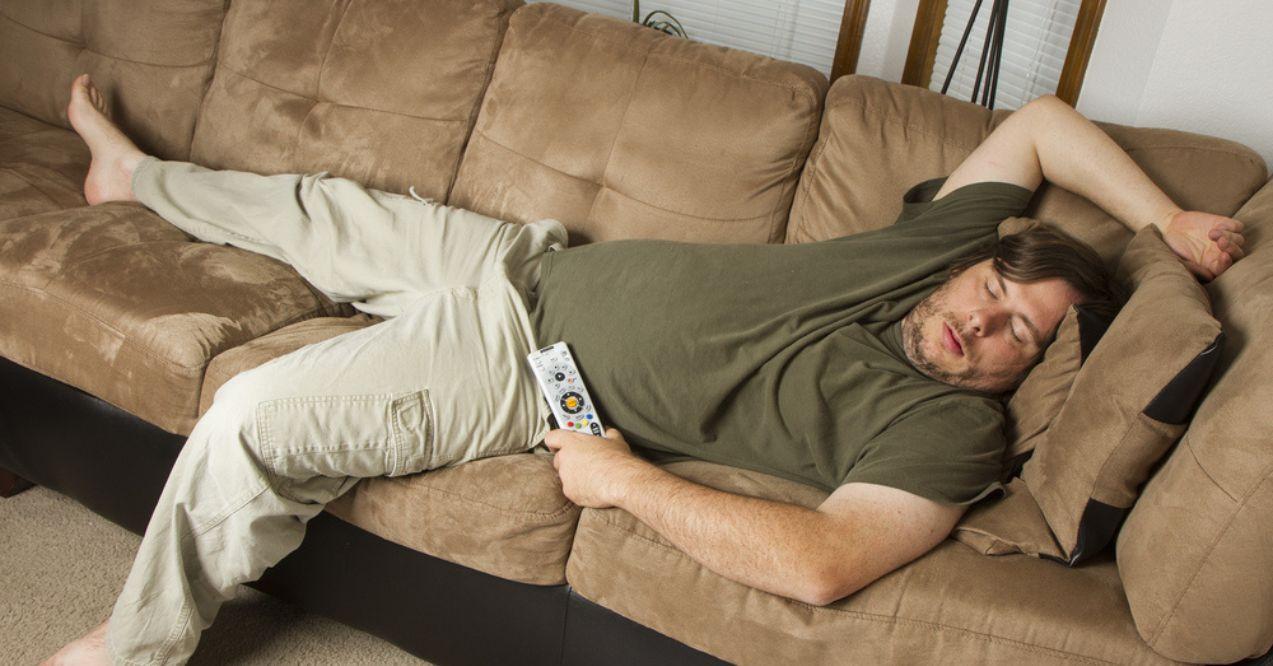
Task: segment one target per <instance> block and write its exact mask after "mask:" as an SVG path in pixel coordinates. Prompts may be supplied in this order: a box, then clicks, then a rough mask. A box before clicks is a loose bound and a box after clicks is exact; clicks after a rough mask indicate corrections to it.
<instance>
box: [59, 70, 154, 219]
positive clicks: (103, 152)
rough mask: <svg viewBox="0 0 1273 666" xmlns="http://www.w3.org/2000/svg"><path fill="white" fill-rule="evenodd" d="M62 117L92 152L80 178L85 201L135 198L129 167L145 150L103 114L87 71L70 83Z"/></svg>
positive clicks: (103, 105)
mask: <svg viewBox="0 0 1273 666" xmlns="http://www.w3.org/2000/svg"><path fill="white" fill-rule="evenodd" d="M66 117H67V118H68V119H69V120H70V121H71V127H73V128H75V131H76V132H78V133H79V135H80V137H81V138H83V139H84V143H87V144H88V149H89V151H90V152H92V153H93V162H92V163H91V164H90V165H89V167H88V178H85V179H84V198H85V199H88V202H89V204H99V203H104V202H107V201H136V200H137V199H136V197H134V196H133V170H134V169H136V168H137V163H138V162H140V161H141V159H142V158H143V157H145V156H146V154H145V153H143V152H141V150H140V149H139V148H137V145H136V144H134V143H133V142H132V141H130V140H129V139H128V137H126V136H124V133H123V132H121V131H120V130H119V127H117V126H116V125H115V123H113V122H111V120H110V118H108V117H107V116H106V100H105V98H103V97H102V93H101V91H99V90H98V89H97V86H94V85H93V82H92V81H90V80H89V78H88V74H80V75H79V76H77V77H75V81H74V82H72V83H71V103H70V104H69V105H68V106H67V107H66Z"/></svg>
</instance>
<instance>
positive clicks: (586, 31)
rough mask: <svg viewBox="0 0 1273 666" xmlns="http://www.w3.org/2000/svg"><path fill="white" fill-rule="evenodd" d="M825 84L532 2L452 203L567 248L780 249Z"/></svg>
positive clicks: (520, 18) (489, 97)
mask: <svg viewBox="0 0 1273 666" xmlns="http://www.w3.org/2000/svg"><path fill="white" fill-rule="evenodd" d="M826 85H827V84H826V78H825V77H823V76H822V74H821V73H819V72H817V71H815V70H813V69H812V68H809V67H806V66H804V65H799V64H795V63H791V62H782V61H778V60H774V59H771V58H765V57H762V56H758V55H753V54H750V53H745V52H743V51H737V50H733V49H727V48H723V47H717V46H709V45H705V44H699V43H696V42H692V41H688V40H685V39H679V38H674V37H670V36H667V35H664V34H663V33H660V32H657V31H655V30H651V29H649V28H644V27H641V26H638V25H636V24H634V23H631V22H626V21H620V20H618V19H613V18H608V17H603V16H599V15H595V14H586V13H583V12H580V11H576V10H573V9H568V8H566V7H561V6H559V5H553V4H548V3H536V4H531V5H527V6H525V7H523V8H522V9H520V10H518V11H517V13H516V14H514V15H513V21H512V25H511V27H510V28H509V32H508V37H507V39H506V40H505V43H504V48H503V50H502V51H501V52H500V57H499V62H498V63H497V64H496V67H495V76H494V79H493V80H492V81H491V87H490V90H489V91H488V92H487V94H486V99H485V100H484V101H483V102H482V110H481V113H480V115H479V116H478V120H477V126H476V127H475V128H474V131H473V136H472V138H471V140H470V141H469V146H468V149H467V150H466V152H465V155H464V162H463V164H462V165H461V166H460V173H459V177H458V179H457V181H456V185H455V191H454V192H453V193H452V196H451V199H450V201H449V203H451V204H452V205H455V206H460V207H463V208H469V209H472V210H476V211H478V212H480V213H483V214H486V215H490V216H493V217H498V218H502V219H508V220H515V221H519V222H527V221H530V220H534V219H539V218H555V219H558V220H560V221H561V222H562V223H564V224H565V226H566V228H567V229H569V230H570V232H571V243H572V244H576V245H577V244H580V243H583V242H589V241H597V240H610V239H618V238H638V237H639V238H663V239H670V240H685V241H705V242H706V241H721V242H750V243H765V242H781V241H782V239H783V237H784V226H785V224H786V219H787V214H788V212H789V210H790V206H791V199H792V196H793V195H794V193H795V187H796V182H797V180H798V178H799V175H800V169H801V167H802V166H803V164H804V162H805V158H806V157H807V155H808V153H809V148H810V147H811V146H812V144H813V140H814V137H815V136H816V134H817V128H818V120H819V117H820V114H821V110H822V98H823V95H824V94H825V91H826Z"/></svg>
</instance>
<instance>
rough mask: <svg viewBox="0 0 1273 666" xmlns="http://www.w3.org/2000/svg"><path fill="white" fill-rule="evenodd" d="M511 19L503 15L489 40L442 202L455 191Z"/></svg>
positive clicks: (509, 15) (448, 198)
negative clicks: (478, 84) (475, 94)
mask: <svg viewBox="0 0 1273 666" xmlns="http://www.w3.org/2000/svg"><path fill="white" fill-rule="evenodd" d="M512 17H513V13H512V12H508V13H507V14H505V15H504V19H503V20H502V21H500V26H499V30H498V31H497V32H496V33H495V35H494V38H493V39H492V40H491V49H490V51H488V52H487V57H486V69H485V70H483V71H482V87H481V88H480V89H479V90H478V95H477V99H476V100H474V103H473V108H472V109H471V110H470V111H469V116H468V118H467V122H466V123H465V126H464V127H465V130H464V137H463V139H462V140H461V141H460V149H459V150H458V151H457V152H456V154H455V165H454V166H453V167H452V168H451V180H450V182H448V183H447V184H446V191H445V192H443V196H442V200H443V201H448V202H449V201H450V200H451V192H452V191H454V189H455V182H456V181H457V180H459V178H460V167H461V166H462V164H463V162H464V155H465V153H467V152H468V147H469V141H471V140H472V138H473V133H474V132H475V131H476V129H477V117H478V114H479V113H480V112H481V110H482V107H483V106H485V105H486V93H487V92H489V91H490V88H491V83H492V81H494V79H495V61H496V60H498V59H499V54H500V51H501V50H502V49H503V46H504V42H505V41H506V40H507V39H508V30H509V27H510V22H511V21H512Z"/></svg>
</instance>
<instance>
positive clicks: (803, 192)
mask: <svg viewBox="0 0 1273 666" xmlns="http://www.w3.org/2000/svg"><path fill="white" fill-rule="evenodd" d="M824 117H825V115H824V114H818V124H819V126H820V125H821V124H822V118H824ZM833 134H835V127H834V126H833V125H832V123H829V122H828V123H827V137H826V141H823V142H822V143H821V144H815V145H814V147H813V149H812V152H811V154H810V155H809V159H808V161H807V162H806V163H805V167H804V170H805V174H807V175H808V176H809V179H810V180H812V179H813V178H816V177H817V176H818V166H819V165H820V164H821V162H822V154H823V153H825V152H826V150H827V144H828V143H830V142H831V136H832V135H833ZM803 180H804V176H803V175H802V176H801V181H803ZM812 187H813V186H812V185H811V184H805V183H801V184H800V185H799V189H800V192H799V194H800V210H801V211H802V212H803V211H807V210H808V208H809V199H810V198H811V197H812V196H813V194H812V193H811V192H810V190H811V189H812ZM791 208H792V210H793V211H794V210H795V203H794V202H793V203H792V205H791ZM805 217H808V213H807V212H806V213H805V214H804V217H802V218H801V219H800V220H799V221H798V222H803V221H804V219H805ZM804 226H805V225H804V224H796V225H795V226H792V225H791V221H790V220H788V221H787V238H788V239H790V240H792V241H794V242H796V243H799V242H801V241H800V237H801V236H804V237H808V234H807V233H806V232H805V230H804Z"/></svg>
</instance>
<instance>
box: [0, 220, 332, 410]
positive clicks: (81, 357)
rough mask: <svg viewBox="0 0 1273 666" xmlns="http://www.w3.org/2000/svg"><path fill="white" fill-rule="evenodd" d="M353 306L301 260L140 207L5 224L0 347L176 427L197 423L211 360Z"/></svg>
mask: <svg viewBox="0 0 1273 666" xmlns="http://www.w3.org/2000/svg"><path fill="white" fill-rule="evenodd" d="M342 310H343V308H341V306H337V305H336V304H334V303H332V302H331V301H329V300H328V299H327V298H325V297H323V296H322V295H320V294H319V293H317V292H316V291H314V290H313V289H312V288H310V287H309V286H308V285H307V284H306V283H305V281H304V280H302V279H301V277H300V276H299V275H297V274H296V271H294V270H293V269H292V268H291V267H290V266H287V265H286V264H283V263H281V262H279V261H276V260H274V259H271V258H269V257H266V256H264V255H259V254H254V253H252V252H248V251H246V250H240V249H238V248H233V247H228V246H223V245H216V244H213V243H201V242H196V241H194V239H193V238H192V237H191V236H188V235H186V234H185V233H184V232H182V231H181V230H180V229H178V228H177V227H174V226H172V225H171V224H169V223H167V222H165V221H164V220H163V219H162V218H160V217H159V216H157V215H155V214H154V213H152V212H150V211H148V210H146V209H144V208H142V207H141V206H140V205H138V204H129V203H110V204H101V205H97V206H85V207H82V208H74V209H71V210H67V211H53V212H49V213H41V214H37V215H32V216H28V217H19V218H13V219H10V220H3V221H0V355H3V356H4V357H5V358H7V359H9V360H11V361H14V362H15V363H19V364H21V365H23V366H26V367H28V368H31V369H33V370H36V371H39V372H41V373H43V374H45V375H48V376H49V377H53V378H54V379H58V380H60V381H63V382H65V383H67V384H70V385H72V386H75V387H77V388H80V389H82V390H84V391H87V392H89V393H91V394H93V395H95V396H97V397H99V398H102V399H103V400H106V401H107V402H110V403H112V404H114V405H116V406H118V407H120V408H122V409H124V410H127V411H128V412H131V413H133V414H136V415H137V416H139V417H141V418H143V419H145V420H147V421H149V422H151V423H154V424H155V425H158V426H159V427H161V428H164V429H166V430H168V431H170V432H176V433H181V434H187V433H189V432H190V429H191V428H193V426H194V422H195V419H196V416H197V413H196V411H197V407H198V404H199V392H200V388H201V386H202V384H203V374H204V368H205V367H206V366H207V364H208V361H209V360H210V359H211V358H212V357H214V356H216V355H217V354H219V353H220V352H222V351H224V350H226V349H229V348H232V347H235V346H238V345H240V344H243V343H245V342H247V341H249V340H252V339H253V338H256V337H258V336H260V335H263V334H265V333H267V332H269V331H272V330H274V329H276V328H280V327H282V326H285V325H286V324H289V323H291V322H293V321H297V320H301V319H306V318H309V317H314V316H319V315H324V314H335V313H337V312H340V311H342Z"/></svg>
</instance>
